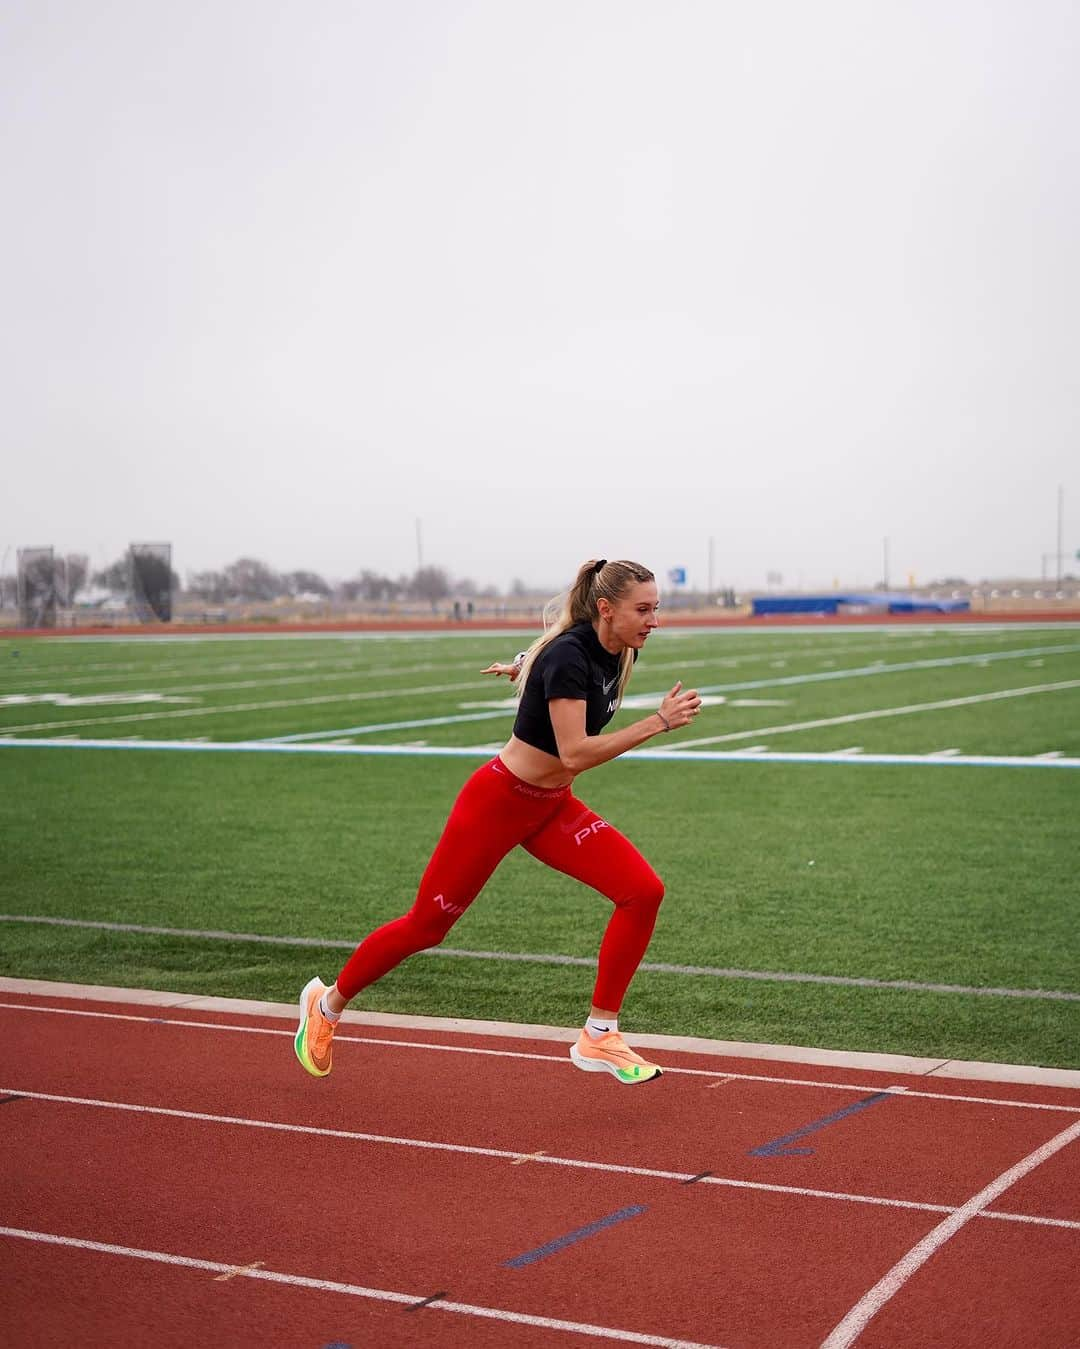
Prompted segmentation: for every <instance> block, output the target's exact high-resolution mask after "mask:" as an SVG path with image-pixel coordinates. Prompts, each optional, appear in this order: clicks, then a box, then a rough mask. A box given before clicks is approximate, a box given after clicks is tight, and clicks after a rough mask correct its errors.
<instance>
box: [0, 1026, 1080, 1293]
mask: <svg viewBox="0 0 1080 1349" xmlns="http://www.w3.org/2000/svg"><path fill="white" fill-rule="evenodd" d="M245 1029H248V1028H245ZM485 1052H486V1051H485ZM517 1057H522V1058H524V1057H526V1056H525V1055H520V1056H517ZM537 1057H543V1056H537ZM556 1062H558V1063H559V1065H560V1067H563V1066H564V1065H565V1060H563V1059H562V1058H561V1057H560V1058H559V1059H558V1060H556ZM860 1090H865V1088H860ZM9 1094H10V1095H15V1096H19V1097H21V1098H22V1099H24V1100H30V1101H48V1102H51V1103H52V1104H54V1105H74V1106H85V1107H87V1108H89V1109H94V1110H115V1111H119V1112H122V1113H130V1114H136V1115H155V1116H162V1117H164V1118H167V1119H179V1120H190V1121H192V1122H193V1123H196V1124H225V1125H229V1126H232V1127H237V1128H245V1129H263V1130H266V1131H269V1132H271V1133H287V1134H305V1135H312V1136H315V1137H319V1138H336V1139H340V1140H341V1141H343V1142H347V1143H374V1144H378V1145H383V1146H387V1147H400V1148H415V1149H417V1150H419V1151H421V1152H448V1153H452V1154H454V1155H455V1156H462V1157H484V1158H490V1159H492V1160H494V1161H504V1162H509V1163H510V1164H511V1165H513V1164H515V1163H516V1162H517V1161H519V1159H520V1158H521V1156H522V1153H521V1152H520V1151H513V1150H511V1149H508V1148H482V1147H473V1146H471V1145H469V1144H466V1143H444V1142H441V1141H439V1140H436V1139H427V1138H402V1137H398V1136H396V1135H393V1134H370V1133H363V1132H360V1131H359V1130H354V1129H329V1128H323V1127H321V1126H319V1125H315V1124H291V1123H286V1122H284V1121H281V1120H263V1119H249V1118H245V1117H244V1116H241V1115H215V1114H210V1113H208V1112H206V1111H201V1110H175V1109H172V1108H170V1107H168V1106H156V1105H137V1104H134V1103H132V1102H129V1101H105V1100H100V1099H98V1098H96V1097H90V1096H65V1095H60V1094H59V1093H54V1092H44V1091H23V1090H22V1089H21V1088H19V1087H0V1095H9ZM903 1094H904V1095H905V1096H906V1095H910V1094H911V1093H909V1092H904V1093H903ZM1078 1131H1080V1120H1078V1121H1077V1122H1076V1123H1075V1124H1074V1125H1072V1126H1071V1127H1070V1128H1069V1129H1068V1130H1066V1133H1069V1134H1073V1135H1075V1133H1076V1132H1078ZM530 1160H532V1161H533V1162H534V1163H535V1164H536V1165H537V1166H555V1167H566V1168H569V1169H571V1170H577V1171H599V1172H603V1173H605V1174H608V1175H618V1176H641V1177H643V1178H645V1179H647V1180H668V1181H675V1182H677V1183H684V1182H685V1181H687V1180H689V1179H690V1178H691V1176H694V1175H696V1174H697V1173H694V1172H690V1171H669V1170H667V1169H664V1168H660V1167H653V1166H630V1165H627V1164H623V1163H618V1162H595V1161H587V1160H585V1159H583V1158H580V1157H560V1156H552V1155H549V1154H548V1153H546V1152H538V1153H535V1154H534V1155H533V1156H532V1158H531V1159H530ZM697 1184H699V1185H715V1186H719V1187H720V1188H721V1189H735V1190H752V1191H760V1192H762V1193H767V1194H784V1195H794V1196H796V1197H798V1198H802V1199H827V1200H832V1201H833V1202H839V1203H845V1204H867V1205H870V1206H871V1207H876V1208H893V1209H913V1210H916V1211H918V1212H922V1213H948V1214H952V1213H955V1212H956V1207H955V1205H952V1204H929V1203H924V1202H922V1201H921V1200H915V1199H895V1198H890V1197H887V1196H884V1195H868V1194H851V1193H848V1192H846V1191H844V1190H819V1189H814V1188H812V1187H810V1186H806V1185H779V1184H772V1183H769V1182H768V1181H759V1180H740V1179H735V1178H734V1177H730V1176H715V1175H714V1176H705V1177H702V1178H701V1179H700V1180H698V1181H697ZM988 1202H989V1201H988ZM996 1216H997V1217H998V1218H1000V1219H1001V1220H1003V1221H1007V1222H1010V1221H1016V1222H1026V1223H1028V1224H1033V1225H1035V1226H1042V1225H1044V1224H1045V1223H1046V1222H1048V1221H1049V1220H1045V1219H1043V1218H1041V1217H1039V1215H1038V1214H1030V1213H1025V1214H1004V1213H998V1214H997V1215H996ZM1053 1225H1054V1226H1062V1225H1068V1226H1069V1227H1075V1228H1077V1229H1078V1230H1080V1222H1076V1223H1073V1222H1070V1221H1069V1220H1068V1219H1063V1218H1059V1219H1055V1220H1054V1224H1053ZM225 1268H226V1269H228V1268H231V1266H225Z"/></svg>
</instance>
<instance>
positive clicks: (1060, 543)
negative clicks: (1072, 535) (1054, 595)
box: [1057, 483, 1065, 590]
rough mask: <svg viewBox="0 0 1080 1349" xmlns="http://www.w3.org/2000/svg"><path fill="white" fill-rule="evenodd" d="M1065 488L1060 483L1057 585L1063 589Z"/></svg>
mask: <svg viewBox="0 0 1080 1349" xmlns="http://www.w3.org/2000/svg"><path fill="white" fill-rule="evenodd" d="M1064 526H1065V488H1064V487H1063V486H1062V485H1061V484H1060V483H1059V484H1058V512H1057V586H1058V589H1059V590H1060V589H1061V560H1062V557H1063V555H1064V546H1063V545H1064V537H1065V535H1064Z"/></svg>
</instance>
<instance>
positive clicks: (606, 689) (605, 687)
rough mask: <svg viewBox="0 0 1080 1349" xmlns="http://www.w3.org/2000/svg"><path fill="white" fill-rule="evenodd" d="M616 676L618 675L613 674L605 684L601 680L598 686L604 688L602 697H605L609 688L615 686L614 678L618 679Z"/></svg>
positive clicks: (609, 690)
mask: <svg viewBox="0 0 1080 1349" xmlns="http://www.w3.org/2000/svg"><path fill="white" fill-rule="evenodd" d="M618 677H619V676H618V675H615V676H614V677H613V678H612V679H611V680H610V681H609V682H608V683H607V684H605V683H603V681H601V684H600V687H601V688H602V689H603V690H604V697H605V698H606V697H607V695H608V694H609V693H610V692H611V690H612V689H613V688H614V687H615V680H616V679H618Z"/></svg>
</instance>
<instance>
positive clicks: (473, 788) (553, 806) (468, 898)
mask: <svg viewBox="0 0 1080 1349" xmlns="http://www.w3.org/2000/svg"><path fill="white" fill-rule="evenodd" d="M518 844H520V845H521V846H522V847H523V848H524V849H525V850H526V851H527V852H530V853H532V855H533V856H534V857H537V858H539V859H540V861H541V862H546V863H547V864H548V866H550V867H554V868H555V869H556V870H557V871H563V872H565V873H566V874H567V875H568V876H573V877H574V878H575V880H579V881H584V882H585V884H586V885H591V886H592V887H593V889H594V890H599V891H600V893H601V894H602V895H606V896H607V897H608V899H610V900H611V901H612V903H613V904H614V905H615V912H614V913H613V914H612V915H611V919H610V920H609V922H608V925H607V930H606V931H605V933H604V939H603V941H602V942H601V945H600V958H599V970H598V972H597V978H596V987H595V989H594V992H593V1005H594V1006H596V1007H599V1008H602V1009H603V1010H604V1011H606V1012H618V1010H619V1008H620V1007H621V1006H622V1000H623V996H624V994H625V993H626V989H627V985H628V984H629V983H630V980H631V979H632V978H633V976H634V971H635V970H636V969H637V967H638V965H639V964H640V963H641V958H642V956H643V955H644V954H645V948H646V947H647V946H648V944H649V938H650V937H651V936H652V931H653V927H654V926H655V924H656V914H657V910H658V909H659V907H660V901H661V900H662V899H663V897H664V886H663V882H662V881H661V880H660V877H659V876H657V874H656V872H655V871H653V869H652V867H651V866H649V864H648V862H646V861H645V859H644V858H643V857H642V855H641V854H640V853H639V852H638V850H637V849H636V848H635V847H634V845H633V844H632V843H631V842H630V841H629V839H627V838H625V837H624V836H623V835H622V834H620V833H619V831H618V830H617V829H613V828H612V827H611V825H609V824H608V823H607V821H606V820H602V819H601V818H600V816H599V815H597V814H596V812H595V811H592V810H590V809H589V807H588V806H586V805H583V804H582V802H581V801H579V800H578V799H577V797H575V796H574V795H573V793H572V792H571V791H570V788H569V787H559V788H555V789H549V788H541V787H532V786H530V785H529V784H528V783H527V782H523V781H522V780H521V779H520V778H517V777H515V776H514V774H513V773H511V772H510V770H509V769H508V768H507V767H506V765H505V764H504V763H503V762H502V760H501V759H493V760H491V762H490V763H486V764H484V766H483V767H482V768H478V769H477V771H476V772H475V773H473V775H472V776H471V777H470V778H469V780H468V781H467V782H466V783H465V785H464V787H463V788H462V789H461V792H460V794H459V796H458V798H457V800H456V801H455V803H454V808H453V810H452V811H451V812H450V818H449V819H448V820H447V822H446V828H445V829H444V830H443V835H442V838H441V839H440V840H439V842H438V845H437V846H436V848H435V851H434V853H433V854H432V856H431V861H430V862H429V863H428V865H427V870H426V871H425V872H424V875H423V878H422V880H421V881H420V889H419V891H418V892H417V896H416V902H415V904H413V906H412V908H411V909H410V910H409V912H408V913H407V914H405V915H404V916H403V917H401V918H395V919H394V920H393V921H392V922H389V923H386V924H385V925H384V926H383V927H380V928H376V930H375V931H374V932H372V933H371V934H370V936H368V937H365V938H364V940H363V941H362V942H361V943H360V945H359V946H358V947H357V948H356V950H355V951H354V952H353V954H352V955H351V956H350V957H349V959H348V961H347V962H346V964H345V967H344V969H343V970H342V971H341V973H340V974H339V975H338V978H337V986H338V991H339V992H340V993H341V995H342V997H344V998H354V997H355V996H356V995H357V993H359V992H360V990H361V989H362V988H366V987H367V986H368V984H372V983H374V982H375V980H376V979H380V978H381V977H382V976H383V975H384V974H386V973H387V971H389V970H392V969H393V968H394V966H395V965H397V964H399V963H400V962H401V961H402V960H404V959H405V957H406V956H410V955H413V954H414V953H415V952H416V951H423V950H425V949H426V948H428V947H431V946H438V944H439V943H440V942H441V941H442V940H443V938H444V937H445V936H446V934H447V933H448V932H449V931H450V929H451V928H452V927H453V925H454V923H456V922H457V920H458V919H459V918H460V917H461V915H462V914H463V913H464V912H465V910H466V909H467V908H468V907H469V905H470V904H471V903H472V902H473V900H474V899H475V898H476V896H477V895H478V894H479V893H480V891H481V889H482V888H483V886H484V885H485V884H486V882H487V880H488V878H489V877H490V875H491V873H492V872H493V871H494V870H495V868H496V867H497V866H498V865H499V863H500V862H501V861H502V859H503V858H504V857H505V856H506V854H507V853H508V852H509V851H510V849H511V848H514V847H516V846H517V845H518Z"/></svg>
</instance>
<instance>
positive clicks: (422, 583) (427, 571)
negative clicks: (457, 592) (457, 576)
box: [409, 567, 450, 604]
mask: <svg viewBox="0 0 1080 1349" xmlns="http://www.w3.org/2000/svg"><path fill="white" fill-rule="evenodd" d="M409 594H410V595H411V596H412V597H413V598H414V599H418V600H430V602H431V603H432V604H434V603H435V601H436V600H442V599H445V598H446V596H447V595H449V594H450V578H449V576H447V574H446V572H445V571H443V569H442V567H420V568H419V570H418V571H416V572H415V573H414V575H413V578H412V581H411V582H410V583H409Z"/></svg>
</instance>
